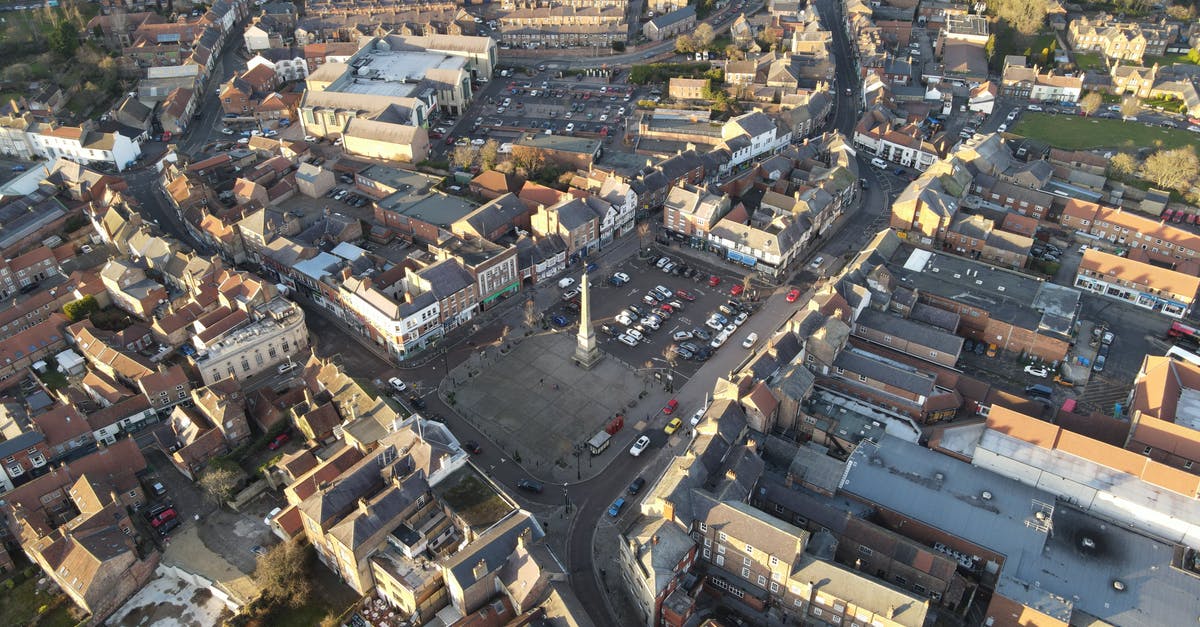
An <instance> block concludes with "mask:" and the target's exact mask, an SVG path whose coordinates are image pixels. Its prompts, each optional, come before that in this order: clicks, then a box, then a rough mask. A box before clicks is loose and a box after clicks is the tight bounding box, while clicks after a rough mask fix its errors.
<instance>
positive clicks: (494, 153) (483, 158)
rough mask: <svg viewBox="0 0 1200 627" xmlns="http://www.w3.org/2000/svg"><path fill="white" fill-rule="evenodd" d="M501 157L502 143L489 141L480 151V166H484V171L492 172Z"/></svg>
mask: <svg viewBox="0 0 1200 627" xmlns="http://www.w3.org/2000/svg"><path fill="white" fill-rule="evenodd" d="M499 155H500V142H498V141H496V140H494V139H489V140H487V142H485V143H484V144H483V146H482V147H481V148H480V149H479V165H481V166H483V169H484V170H491V169H492V168H493V167H495V165H496V160H497V159H498V158H499Z"/></svg>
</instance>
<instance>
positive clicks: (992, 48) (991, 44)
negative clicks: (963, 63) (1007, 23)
mask: <svg viewBox="0 0 1200 627" xmlns="http://www.w3.org/2000/svg"><path fill="white" fill-rule="evenodd" d="M983 54H984V56H986V57H987V58H988V61H991V60H992V57H994V56H996V35H994V34H993V35H988V39H987V43H986V44H984V45H983Z"/></svg>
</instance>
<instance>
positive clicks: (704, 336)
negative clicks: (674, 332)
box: [692, 327, 712, 342]
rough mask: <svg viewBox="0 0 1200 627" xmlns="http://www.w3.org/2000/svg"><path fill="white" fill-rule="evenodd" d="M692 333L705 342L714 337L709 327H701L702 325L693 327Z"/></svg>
mask: <svg viewBox="0 0 1200 627" xmlns="http://www.w3.org/2000/svg"><path fill="white" fill-rule="evenodd" d="M692 335H694V336H696V339H698V340H704V341H705V342H707V341H709V340H711V339H712V333H709V332H708V329H701V328H700V327H696V328H694V329H692Z"/></svg>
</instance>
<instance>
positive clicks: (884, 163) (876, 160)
mask: <svg viewBox="0 0 1200 627" xmlns="http://www.w3.org/2000/svg"><path fill="white" fill-rule="evenodd" d="M871 165H873V166H875V167H877V168H879V169H880V170H886V169H887V161H884V160H883V159H880V158H879V157H875V158H874V159H871Z"/></svg>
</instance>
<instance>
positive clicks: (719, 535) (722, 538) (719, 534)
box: [717, 531, 729, 542]
mask: <svg viewBox="0 0 1200 627" xmlns="http://www.w3.org/2000/svg"><path fill="white" fill-rule="evenodd" d="M717 539H718V540H720V541H721V542H724V541H726V540H728V539H729V536H727V535H725V532H724V531H718V532H717Z"/></svg>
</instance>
